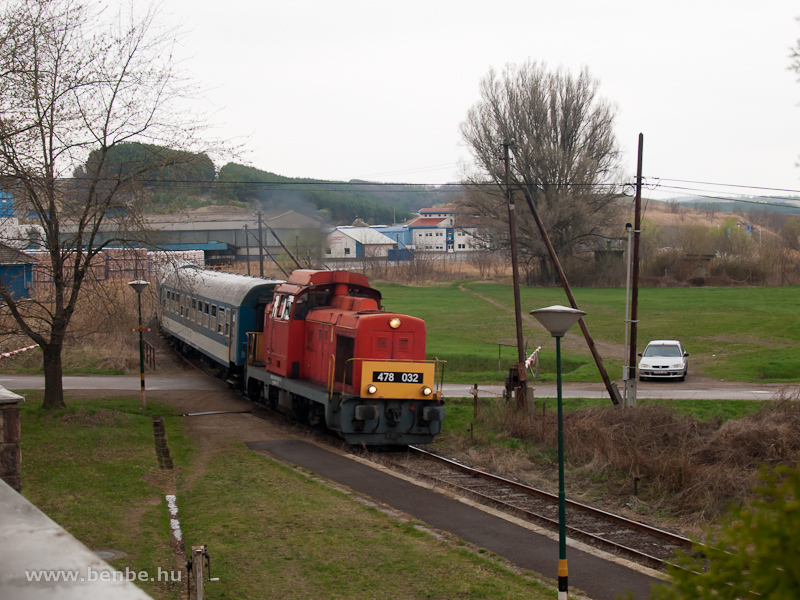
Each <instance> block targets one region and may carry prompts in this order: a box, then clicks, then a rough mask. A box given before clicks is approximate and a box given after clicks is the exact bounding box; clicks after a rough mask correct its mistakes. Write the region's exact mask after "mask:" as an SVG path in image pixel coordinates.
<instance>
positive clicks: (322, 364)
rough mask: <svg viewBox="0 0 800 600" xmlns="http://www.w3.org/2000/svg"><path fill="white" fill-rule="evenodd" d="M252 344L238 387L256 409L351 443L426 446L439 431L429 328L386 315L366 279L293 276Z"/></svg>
mask: <svg viewBox="0 0 800 600" xmlns="http://www.w3.org/2000/svg"><path fill="white" fill-rule="evenodd" d="M248 338H249V339H248V360H247V367H246V370H245V377H244V385H245V389H246V391H247V393H248V395H249V396H250V397H251V398H252V399H253V400H255V401H256V402H261V403H264V404H266V405H268V406H270V407H273V408H275V409H277V410H280V411H283V412H286V413H288V414H291V415H292V416H293V417H294V418H296V419H298V420H301V421H306V422H308V423H309V424H311V425H313V426H316V427H319V428H327V429H329V430H332V431H335V432H337V433H338V434H339V435H341V436H342V437H343V438H344V439H345V440H346V441H347V442H348V443H351V444H363V445H407V444H417V443H427V442H430V441H432V440H433V438H434V436H435V435H436V434H438V433H439V432H440V431H441V425H442V420H443V419H444V415H445V409H444V405H443V398H442V392H441V376H442V372H441V371H442V362H441V361H438V360H426V359H425V322H424V321H423V320H422V319H418V318H415V317H410V316H407V315H401V314H397V313H391V312H386V311H384V310H382V308H381V294H380V292H379V291H377V290H375V289H373V288H371V287H370V285H369V282H368V281H367V278H366V277H365V276H363V275H360V274H357V273H351V272H348V271H312V270H298V271H294V272H293V273H292V274H291V275H290V277H289V280H288V281H286V282H285V283H281V284H279V285H277V286H276V287H275V289H274V296H273V298H272V301H271V303H269V304H268V305H267V306H266V309H265V311H264V326H263V330H262V331H261V332H257V333H248Z"/></svg>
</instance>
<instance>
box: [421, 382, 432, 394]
mask: <svg viewBox="0 0 800 600" xmlns="http://www.w3.org/2000/svg"><path fill="white" fill-rule="evenodd" d="M419 391H420V392H421V393H422V395H423V396H430V395H431V394H432V393H433V390H432V389H431V388H429V387H428V386H427V385H423V386H422V388H420V390H419Z"/></svg>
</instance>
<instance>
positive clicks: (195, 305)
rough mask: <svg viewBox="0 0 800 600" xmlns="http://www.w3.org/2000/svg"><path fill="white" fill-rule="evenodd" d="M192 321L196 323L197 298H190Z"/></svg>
mask: <svg viewBox="0 0 800 600" xmlns="http://www.w3.org/2000/svg"><path fill="white" fill-rule="evenodd" d="M192 321H197V298H192Z"/></svg>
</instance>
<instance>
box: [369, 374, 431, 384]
mask: <svg viewBox="0 0 800 600" xmlns="http://www.w3.org/2000/svg"><path fill="white" fill-rule="evenodd" d="M423 379H424V377H423V374H422V373H406V372H404V371H373V373H372V381H373V382H375V383H425V382H424V380H423Z"/></svg>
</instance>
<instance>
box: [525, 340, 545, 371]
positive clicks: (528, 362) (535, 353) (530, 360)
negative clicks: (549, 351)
mask: <svg viewBox="0 0 800 600" xmlns="http://www.w3.org/2000/svg"><path fill="white" fill-rule="evenodd" d="M541 349H542V347H541V346H539V347H538V348H537V349H536V350H534V351H533V352H532V353H531V355H530V356H529V357H528V358H526V359H525V368H526V369H528V368H530V366H531V365H532V364H534V363H535V362H536V358H537V357H538V356H539V350H541Z"/></svg>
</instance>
